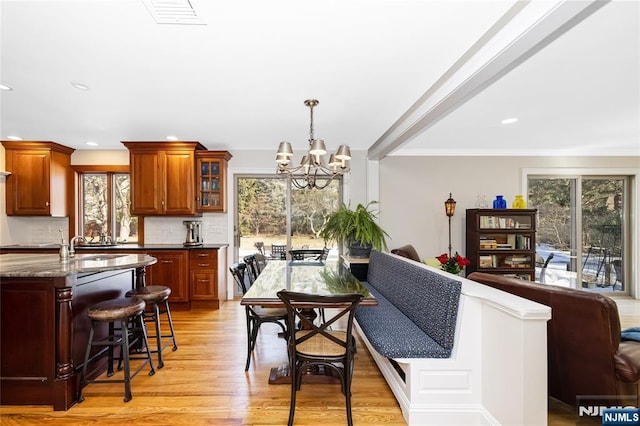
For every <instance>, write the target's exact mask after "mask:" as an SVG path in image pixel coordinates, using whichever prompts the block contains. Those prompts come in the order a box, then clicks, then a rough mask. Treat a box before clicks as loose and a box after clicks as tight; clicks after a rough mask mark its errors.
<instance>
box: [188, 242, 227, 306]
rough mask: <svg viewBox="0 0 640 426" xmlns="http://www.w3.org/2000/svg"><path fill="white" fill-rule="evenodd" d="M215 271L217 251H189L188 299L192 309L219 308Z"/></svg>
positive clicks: (216, 267) (216, 268)
mask: <svg viewBox="0 0 640 426" xmlns="http://www.w3.org/2000/svg"><path fill="white" fill-rule="evenodd" d="M217 270H218V251H217V250H190V251H189V274H190V283H189V284H190V286H189V299H190V300H191V307H192V308H198V307H212V308H214V309H218V308H220V299H219V297H218V280H217Z"/></svg>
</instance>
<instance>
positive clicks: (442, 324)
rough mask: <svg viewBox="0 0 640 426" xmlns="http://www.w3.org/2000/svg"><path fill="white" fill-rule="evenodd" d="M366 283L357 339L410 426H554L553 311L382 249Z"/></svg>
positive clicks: (371, 263) (374, 257) (372, 259)
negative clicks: (367, 299) (550, 418)
mask: <svg viewBox="0 0 640 426" xmlns="http://www.w3.org/2000/svg"><path fill="white" fill-rule="evenodd" d="M363 283H364V285H365V286H367V288H369V290H370V291H371V292H372V293H373V294H374V296H375V297H376V299H377V300H378V306H372V307H371V306H366V307H365V306H360V307H358V309H357V311H356V323H355V328H356V332H357V334H358V335H359V336H360V338H361V340H362V342H363V344H364V346H365V347H366V348H367V350H368V351H369V353H370V354H371V356H372V357H373V359H374V361H375V363H376V365H377V366H378V368H379V369H380V372H381V373H382V375H383V376H384V378H385V380H386V381H387V383H388V385H389V388H390V389H391V391H392V392H393V394H394V396H395V397H396V399H397V401H398V404H399V405H400V408H401V409H402V413H403V415H404V418H405V420H406V422H407V424H408V425H410V426H411V425H424V424H438V425H447V424H451V425H454V424H455V425H460V424H517V425H539V424H545V423H546V421H547V377H546V374H544V372H545V371H546V347H547V341H546V337H547V335H546V328H547V321H548V320H549V318H550V316H551V315H550V313H551V309H550V308H549V307H548V306H544V305H541V304H538V303H535V302H532V301H529V300H526V299H523V298H520V297H517V296H514V295H512V294H509V293H506V292H503V291H499V290H497V289H494V288H490V287H487V286H485V285H481V284H479V283H477V282H474V281H471V280H468V279H466V278H464V277H460V276H456V275H452V274H449V273H446V272H444V271H441V270H439V269H438V268H433V267H430V266H427V265H425V264H424V263H421V262H416V261H413V260H410V259H407V258H404V257H401V256H399V255H396V254H389V253H380V252H376V251H372V253H371V256H370V258H369V270H368V274H367V280H366V281H364V282H363ZM356 398H357V396H356V395H355V394H354V399H356Z"/></svg>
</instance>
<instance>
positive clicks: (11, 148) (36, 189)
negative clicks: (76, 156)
mask: <svg viewBox="0 0 640 426" xmlns="http://www.w3.org/2000/svg"><path fill="white" fill-rule="evenodd" d="M2 145H3V146H4V149H5V165H6V169H7V171H8V172H10V173H11V174H10V175H9V176H7V178H6V204H7V215H8V216H56V217H64V216H69V215H70V214H71V212H72V211H73V197H72V194H73V170H72V169H71V154H72V153H73V152H74V151H75V150H74V149H73V148H69V147H66V146H63V145H60V144H57V143H55V142H44V141H43V142H39V141H2Z"/></svg>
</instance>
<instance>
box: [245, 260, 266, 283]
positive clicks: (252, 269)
mask: <svg viewBox="0 0 640 426" xmlns="http://www.w3.org/2000/svg"><path fill="white" fill-rule="evenodd" d="M242 260H243V261H244V264H245V265H246V270H247V276H248V277H249V283H251V284H253V282H254V281H255V280H256V279H257V278H258V275H260V272H261V269H260V265H259V264H258V260H257V258H256V255H255V254H250V255H248V256H245V257H243V258H242Z"/></svg>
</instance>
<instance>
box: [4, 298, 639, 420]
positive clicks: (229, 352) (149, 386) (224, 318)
mask: <svg viewBox="0 0 640 426" xmlns="http://www.w3.org/2000/svg"><path fill="white" fill-rule="evenodd" d="M619 307H620V312H621V316H622V327H623V328H626V327H631V326H637V325H639V324H640V301H629V300H623V301H620V302H619ZM173 317H174V324H175V327H176V334H177V339H178V345H179V349H178V350H177V351H176V352H172V351H171V350H170V349H169V348H168V349H166V350H165V352H164V353H165V367H164V368H163V369H161V370H158V371H157V372H156V374H155V375H154V376H148V375H147V374H146V373H145V372H144V371H143V372H141V373H140V374H139V375H138V376H137V377H135V378H134V379H133V382H132V388H133V399H132V400H131V401H130V402H127V403H125V402H123V401H122V398H123V395H122V394H123V385H122V384H108V385H104V384H90V385H89V386H87V387H86V388H85V391H84V395H85V397H86V399H85V401H84V402H83V403H81V404H77V405H75V406H74V407H72V408H71V409H70V410H68V411H66V412H55V411H53V410H52V409H51V408H50V407H46V406H42V407H40V406H0V424H2V425H3V426H5V425H31V424H33V425H38V424H43V425H44V424H46V425H85V424H86V425H88V424H100V425H116V424H117V425H122V426H125V425H131V426H133V425H136V426H137V425H145V424H153V425H204V424H210V425H283V424H286V422H287V417H288V412H289V392H290V388H289V386H288V385H269V384H268V383H267V379H268V376H269V370H270V368H271V367H273V366H276V365H279V364H281V363H284V362H286V359H287V356H286V350H285V345H284V341H283V340H282V339H280V338H278V337H277V335H276V334H277V331H278V328H277V327H276V326H274V325H271V324H266V325H264V326H263V328H262V329H261V333H260V336H259V341H258V345H257V349H256V351H255V353H254V357H253V360H252V363H251V368H250V369H249V371H248V372H247V373H245V371H244V363H245V357H246V352H245V351H246V348H245V345H246V340H245V319H244V310H243V308H241V307H240V306H239V304H238V302H237V301H235V302H233V301H231V302H227V303H225V304H224V305H223V307H222V308H221V309H220V310H218V311H190V312H173ZM352 393H353V397H352V406H353V420H354V424H356V425H371V424H388V425H404V424H405V422H404V419H403V417H402V413H401V411H400V408H399V406H398V404H397V402H396V400H395V398H394V396H393V394H392V393H391V391H390V390H389V387H388V386H387V384H386V382H385V381H384V378H383V377H382V375H381V374H380V372H379V371H378V369H377V367H376V365H375V363H374V361H373V359H372V358H371V356H370V355H369V353H368V352H367V350H366V348H365V347H364V346H363V345H362V343H361V342H358V352H357V354H356V361H355V371H354V379H353V385H352ZM297 402H298V403H297V407H296V422H295V423H296V424H297V425H344V424H346V416H345V410H344V398H343V397H342V395H341V393H340V391H339V388H338V385H303V386H302V389H301V391H300V392H299V393H298V401H297ZM549 424H550V425H574V424H576V422H575V415H574V412H573V411H572V410H571V409H569V408H568V407H565V406H563V405H561V404H555V403H554V402H553V401H552V402H550V413H549Z"/></svg>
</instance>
